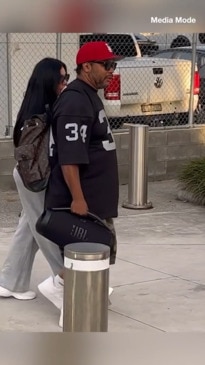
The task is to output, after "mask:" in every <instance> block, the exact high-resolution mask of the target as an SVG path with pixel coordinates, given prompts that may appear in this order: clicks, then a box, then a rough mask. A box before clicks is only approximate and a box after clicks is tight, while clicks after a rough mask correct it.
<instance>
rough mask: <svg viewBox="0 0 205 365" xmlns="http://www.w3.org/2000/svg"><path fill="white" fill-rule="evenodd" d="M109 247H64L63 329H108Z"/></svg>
mask: <svg viewBox="0 0 205 365" xmlns="http://www.w3.org/2000/svg"><path fill="white" fill-rule="evenodd" d="M109 261H110V249H109V247H108V246H106V245H102V244H99V243H88V242H81V243H74V244H70V245H67V246H65V249H64V306H63V312H64V313H63V332H107V331H108V290H109Z"/></svg>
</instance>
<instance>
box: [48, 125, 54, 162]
mask: <svg viewBox="0 0 205 365" xmlns="http://www.w3.org/2000/svg"><path fill="white" fill-rule="evenodd" d="M54 146H55V143H54V139H53V133H52V127H50V133H49V156H50V157H52V156H53V148H54Z"/></svg>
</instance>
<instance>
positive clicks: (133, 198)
mask: <svg viewBox="0 0 205 365" xmlns="http://www.w3.org/2000/svg"><path fill="white" fill-rule="evenodd" d="M126 126H128V127H129V129H130V130H129V138H130V143H129V181H128V201H127V202H124V203H123V204H122V206H123V207H124V208H130V209H150V208H152V203H151V202H148V201H147V190H148V186H147V185H148V138H149V127H148V126H147V125H141V124H139V125H138V124H126Z"/></svg>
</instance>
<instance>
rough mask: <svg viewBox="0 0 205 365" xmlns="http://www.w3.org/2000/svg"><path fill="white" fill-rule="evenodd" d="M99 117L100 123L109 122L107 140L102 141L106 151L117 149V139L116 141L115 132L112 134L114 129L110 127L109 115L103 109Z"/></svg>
mask: <svg viewBox="0 0 205 365" xmlns="http://www.w3.org/2000/svg"><path fill="white" fill-rule="evenodd" d="M98 118H99V121H100V123H106V124H107V135H108V139H107V140H106V141H103V142H102V145H103V148H104V149H105V150H106V151H112V150H115V149H116V146H115V141H114V138H113V134H112V131H111V129H110V125H109V122H108V119H107V116H106V114H105V111H104V110H101V111H100V112H99V116H98Z"/></svg>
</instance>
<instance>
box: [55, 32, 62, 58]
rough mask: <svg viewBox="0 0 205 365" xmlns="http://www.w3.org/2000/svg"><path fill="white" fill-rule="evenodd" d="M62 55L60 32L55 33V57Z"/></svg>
mask: <svg viewBox="0 0 205 365" xmlns="http://www.w3.org/2000/svg"><path fill="white" fill-rule="evenodd" d="M61 57H62V33H56V58H58V59H59V60H61Z"/></svg>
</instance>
